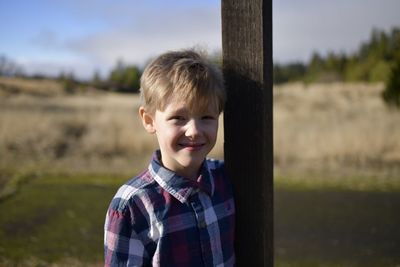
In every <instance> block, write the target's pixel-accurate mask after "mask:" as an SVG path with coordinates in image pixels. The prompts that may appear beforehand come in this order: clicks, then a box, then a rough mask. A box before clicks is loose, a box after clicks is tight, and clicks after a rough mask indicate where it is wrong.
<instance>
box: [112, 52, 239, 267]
mask: <svg viewBox="0 0 400 267" xmlns="http://www.w3.org/2000/svg"><path fill="white" fill-rule="evenodd" d="M141 97H142V102H143V103H142V106H141V107H140V108H139V115H140V117H141V119H142V122H143V126H144V128H145V129H146V131H147V132H149V133H150V134H155V135H156V137H157V141H158V144H159V150H157V151H156V152H155V153H154V155H153V159H152V161H151V162H150V164H149V167H148V169H147V170H146V171H144V172H143V173H142V174H140V175H138V176H137V177H135V178H134V179H132V180H130V181H128V182H127V183H126V184H125V185H123V186H122V187H121V188H120V189H119V190H118V192H117V193H116V195H115V197H114V198H113V200H112V201H111V204H110V207H109V209H108V212H107V217H106V222H105V266H174V267H179V266H190V267H195V266H233V265H234V262H235V256H234V248H233V239H234V236H233V235H234V202H233V196H232V190H231V186H230V183H229V181H228V179H227V178H226V175H225V172H224V167H223V162H221V161H216V160H208V159H206V156H207V154H208V153H209V152H210V150H211V149H212V148H213V146H214V145H215V142H216V137H217V131H218V117H219V115H220V113H221V111H222V109H223V105H224V101H225V89H224V84H223V78H222V74H221V72H220V71H219V70H218V68H217V67H215V66H214V65H212V64H211V63H210V62H208V61H207V60H206V59H205V58H203V57H202V56H201V55H199V54H198V53H196V52H194V51H192V50H187V51H178V52H168V53H165V54H162V55H161V56H159V57H158V58H156V59H155V60H154V61H152V62H151V63H150V64H149V65H148V66H147V67H146V69H145V71H144V73H143V75H142V78H141Z"/></svg>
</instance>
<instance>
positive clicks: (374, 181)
mask: <svg viewBox="0 0 400 267" xmlns="http://www.w3.org/2000/svg"><path fill="white" fill-rule="evenodd" d="M274 185H275V188H276V189H293V190H305V191H308V190H321V189H322V190H340V191H343V190H351V191H357V192H371V191H373V192H400V176H399V177H393V176H390V177H379V176H332V175H331V176H324V175H321V174H319V175H315V174H311V175H309V176H303V175H297V176H294V175H291V176H280V175H277V176H276V177H275V178H274Z"/></svg>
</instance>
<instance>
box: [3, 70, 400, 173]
mask: <svg viewBox="0 0 400 267" xmlns="http://www.w3.org/2000/svg"><path fill="white" fill-rule="evenodd" d="M35 83H36V84H35ZM35 83H33V82H31V84H29V83H28V82H26V81H18V80H11V81H8V80H7V79H4V78H2V79H1V80H0V89H1V91H0V96H1V97H0V168H2V169H11V170H16V169H19V170H20V169H24V168H28V169H32V168H33V169H40V170H42V171H43V170H50V169H51V170H57V171H61V172H64V171H71V170H72V171H76V172H99V173H104V172H113V173H129V172H131V171H132V170H136V169H137V168H138V167H143V166H144V165H145V164H146V162H147V161H148V159H149V157H150V155H151V152H152V150H154V148H155V145H156V144H155V139H154V137H152V136H149V135H148V134H147V133H146V132H145V131H144V130H143V127H142V126H141V123H140V121H139V120H138V116H137V111H136V110H137V108H138V106H139V99H138V97H137V96H136V95H121V94H114V93H103V92H95V91H92V92H91V93H86V94H75V95H67V94H64V93H63V92H62V89H61V87H59V88H57V85H56V84H54V83H52V82H51V81H42V82H40V81H35ZM41 83H42V84H41ZM4 84H6V85H8V87H10V86H9V84H12V87H13V88H19V89H18V90H17V89H15V90H13V91H12V90H10V89H7V90H6V89H4V88H5V87H6V86H5V85H4ZM46 86H47V87H46ZM43 88H52V89H49V90H47V91H44V89H43ZM382 90H383V85H382V84H374V85H367V84H341V83H338V84H325V85H321V84H314V85H309V86H305V85H303V84H287V85H283V86H278V87H276V88H274V150H275V151H274V158H275V169H276V172H277V173H282V174H285V173H293V172H295V173H298V172H301V173H309V172H313V171H317V172H318V171H323V172H324V173H325V174H326V173H334V174H339V175H340V174H343V173H345V172H352V173H354V172H356V173H361V174H368V173H370V174H371V173H379V174H380V175H390V176H392V175H396V173H398V171H399V169H400V112H397V111H394V110H389V109H388V108H387V107H386V106H385V105H384V103H383V102H382V100H381V98H380V94H381V91H382ZM221 117H222V116H221ZM221 120H222V119H221ZM221 126H222V121H221ZM222 140H223V131H222V127H221V130H220V136H219V140H218V143H217V145H216V148H215V149H214V151H213V153H212V156H214V157H218V158H221V157H222V156H223V144H222Z"/></svg>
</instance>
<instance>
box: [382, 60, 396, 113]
mask: <svg viewBox="0 0 400 267" xmlns="http://www.w3.org/2000/svg"><path fill="white" fill-rule="evenodd" d="M382 97H383V100H384V101H385V103H386V104H388V105H389V106H390V107H395V108H398V109H400V61H397V62H396V63H395V64H394V66H393V68H392V71H391V73H390V76H389V79H388V81H387V82H386V88H385V90H384V91H383V93H382Z"/></svg>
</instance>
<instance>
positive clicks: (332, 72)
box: [274, 28, 400, 84]
mask: <svg viewBox="0 0 400 267" xmlns="http://www.w3.org/2000/svg"><path fill="white" fill-rule="evenodd" d="M399 62H400V28H393V29H392V30H390V31H389V32H384V31H380V30H377V29H374V30H373V31H372V33H371V35H370V38H369V40H368V41H366V42H364V43H362V44H361V45H360V47H359V48H358V50H357V51H356V52H354V53H353V54H350V55H347V54H345V53H334V52H329V53H328V54H327V55H325V56H322V55H321V54H319V53H318V52H314V53H313V55H312V56H311V58H310V60H309V62H307V63H302V62H295V63H288V64H278V63H276V64H274V83H275V84H280V83H285V82H293V81H302V82H306V83H313V82H334V81H343V82H387V81H388V80H389V78H390V75H391V72H392V71H393V70H394V69H395V66H396V64H399Z"/></svg>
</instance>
